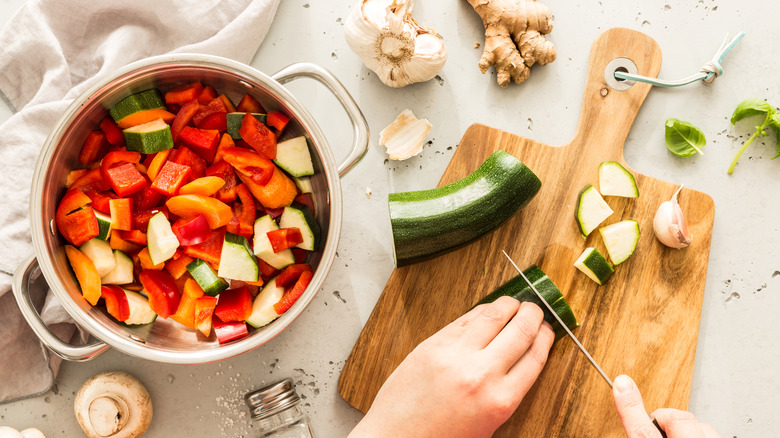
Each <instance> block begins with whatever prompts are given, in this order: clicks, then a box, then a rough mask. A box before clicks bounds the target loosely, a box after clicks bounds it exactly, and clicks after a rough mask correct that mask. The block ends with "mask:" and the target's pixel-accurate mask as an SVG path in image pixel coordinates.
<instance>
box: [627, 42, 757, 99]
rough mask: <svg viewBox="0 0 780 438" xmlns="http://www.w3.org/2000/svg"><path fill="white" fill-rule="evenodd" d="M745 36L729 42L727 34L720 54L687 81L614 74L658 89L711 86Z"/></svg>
mask: <svg viewBox="0 0 780 438" xmlns="http://www.w3.org/2000/svg"><path fill="white" fill-rule="evenodd" d="M744 36H745V32H740V33H739V34H737V36H735V37H734V38H733V39H732V40H729V35H728V34H727V35H726V38H724V39H723V43H722V44H721V45H720V49H718V52H717V53H716V54H715V56H713V57H712V60H710V61H709V62H707V63H706V64H704V65H703V66H702V68H701V70H700V71H699V72H698V73H696V74H695V75H692V76H688V77H687V78H685V79H680V80H678V81H666V80H663V79H658V78H650V77H647V76H641V75H635V74H631V73H628V72H622V71H616V72H615V73H614V74H615V77H616V78H618V79H623V80H626V81H636V82H645V83H647V84H650V85H655V86H658V87H682V86H683V85H688V84H691V83H694V82H696V81H702V82H704V83H705V84H711V83H713V82H714V81H715V79H717V78H718V76H720V75H722V74H723V67H722V66H721V65H720V64H721V63H722V62H723V59H724V58H725V57H726V55H727V54H728V53H729V52H730V51H731V49H733V48H734V46H736V45H737V43H738V42H739V40H741V39H742V38H743V37H744Z"/></svg>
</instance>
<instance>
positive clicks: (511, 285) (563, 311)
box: [475, 265, 580, 339]
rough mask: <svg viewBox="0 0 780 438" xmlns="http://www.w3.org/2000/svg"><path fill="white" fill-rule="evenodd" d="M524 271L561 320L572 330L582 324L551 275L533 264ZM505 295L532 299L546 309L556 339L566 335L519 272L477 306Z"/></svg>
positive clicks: (545, 312)
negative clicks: (551, 278)
mask: <svg viewBox="0 0 780 438" xmlns="http://www.w3.org/2000/svg"><path fill="white" fill-rule="evenodd" d="M523 273H524V274H525V276H526V277H528V280H530V281H531V283H532V284H533V285H534V287H535V288H536V290H538V291H539V293H540V294H542V296H543V297H544V300H545V301H547V302H548V303H549V304H550V306H551V307H552V308H553V310H555V313H556V314H558V316H559V317H560V318H561V320H562V321H563V322H564V323H566V326H567V327H569V329H570V330H573V329H575V328H576V327H579V325H580V324H579V323H578V322H577V318H576V317H575V316H574V312H572V310H571V307H569V303H567V302H566V299H565V298H564V297H563V294H562V293H561V291H560V290H559V289H558V287H557V286H556V285H555V283H553V282H552V280H550V277H548V276H547V274H545V273H544V271H542V270H541V268H539V267H538V266H536V265H531V266H529V267H528V268H526V269H525V270H524V271H523ZM504 295H506V296H510V297H512V298H515V299H516V300H518V301H531V302H533V303H536V304H537V305H538V306H539V307H541V308H542V310H544V320H545V321H547V322H549V323H550V325H551V326H552V328H553V331H555V339H558V338H560V337H561V336H565V334H566V331H565V330H564V329H563V327H561V325H560V324H558V321H557V320H556V319H555V317H554V316H553V315H552V313H550V311H549V310H547V307H546V306H545V305H544V304H542V302H541V301H539V298H538V297H537V296H536V294H535V293H534V291H532V290H531V288H530V287H529V286H528V283H526V282H525V280H523V277H521V276H520V275H519V274H518V275H517V276H516V277H514V278H513V279H511V280H509V281H508V282H506V283H504V284H503V285H501V287H499V288H498V289H496V290H494V291H493V292H491V293H490V294H489V295H487V296H486V297H484V298H482V299H481V300H479V302H478V303H477V304H475V306H478V305H480V304H485V303H492V302H493V301H495V300H497V299H498V298H499V297H502V296H504Z"/></svg>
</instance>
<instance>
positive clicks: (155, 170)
mask: <svg viewBox="0 0 780 438" xmlns="http://www.w3.org/2000/svg"><path fill="white" fill-rule="evenodd" d="M170 153H171V150H170V149H166V150H164V151H160V152H157V153H156V154H155V155H154V158H152V162H151V163H149V168H147V169H146V176H148V177H149V179H150V180H152V181H154V180H155V179H157V174H159V173H160V169H162V167H163V164H165V162H166V161H168V155H170Z"/></svg>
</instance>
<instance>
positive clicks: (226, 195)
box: [206, 152, 238, 202]
mask: <svg viewBox="0 0 780 438" xmlns="http://www.w3.org/2000/svg"><path fill="white" fill-rule="evenodd" d="M217 155H219V152H217ZM215 159H216V158H215ZM206 175H208V176H216V177H219V178H221V179H222V180H223V181H225V185H223V186H222V187H221V188H220V189H219V190H218V191H217V193H216V194H215V195H214V197H215V198H217V199H219V200H220V201H222V202H232V201H235V200H236V196H237V195H236V186H237V185H238V177H236V172H235V170H233V166H231V165H230V163H228V162H227V161H220V162H218V163H215V164H214V165H212V166H211V167H209V168H208V169H206Z"/></svg>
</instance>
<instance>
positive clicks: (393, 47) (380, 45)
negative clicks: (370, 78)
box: [344, 0, 447, 88]
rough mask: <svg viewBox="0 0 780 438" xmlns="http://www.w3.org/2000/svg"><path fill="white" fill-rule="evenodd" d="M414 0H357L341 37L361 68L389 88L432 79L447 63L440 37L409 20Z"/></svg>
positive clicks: (411, 18) (445, 52)
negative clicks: (360, 63) (359, 60)
mask: <svg viewBox="0 0 780 438" xmlns="http://www.w3.org/2000/svg"><path fill="white" fill-rule="evenodd" d="M413 6H414V0H359V1H358V3H357V5H356V6H355V7H353V8H352V12H351V13H350V14H349V17H348V18H347V21H346V23H345V24H344V37H345V38H346V40H347V44H349V47H350V48H352V51H353V52H355V53H356V54H357V55H358V56H359V57H360V59H362V60H363V64H365V65H366V67H368V68H369V69H371V70H372V71H373V72H374V73H376V74H377V76H379V79H380V80H381V81H382V82H383V83H384V84H385V85H388V86H390V87H395V88H399V87H403V86H406V85H409V84H413V83H415V82H424V81H427V80H430V79H433V78H434V77H435V76H436V74H437V73H439V71H441V69H442V67H443V66H444V62H445V61H447V50H446V49H445V47H444V42H443V41H442V39H441V37H440V36H439V35H438V34H437V33H436V32H434V31H433V30H432V29H428V28H425V27H422V26H421V25H420V24H419V23H418V22H417V21H416V20H415V19H414V18H413V17H412V7H413Z"/></svg>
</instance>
